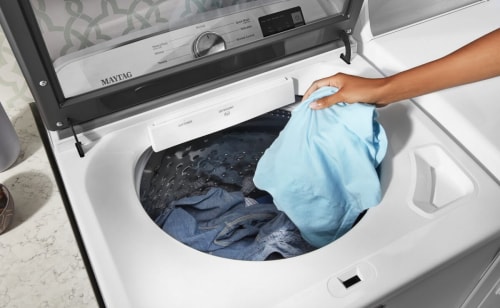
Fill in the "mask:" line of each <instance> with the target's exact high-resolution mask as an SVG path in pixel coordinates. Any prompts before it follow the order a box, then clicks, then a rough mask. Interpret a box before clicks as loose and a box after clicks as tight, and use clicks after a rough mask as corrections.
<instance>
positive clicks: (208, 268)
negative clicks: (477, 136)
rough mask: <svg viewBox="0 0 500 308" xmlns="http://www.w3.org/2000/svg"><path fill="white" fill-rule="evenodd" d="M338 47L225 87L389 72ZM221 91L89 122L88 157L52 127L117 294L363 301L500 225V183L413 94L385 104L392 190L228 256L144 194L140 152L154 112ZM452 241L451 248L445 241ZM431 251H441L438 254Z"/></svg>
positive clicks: (142, 301)
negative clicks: (205, 245) (280, 249)
mask: <svg viewBox="0 0 500 308" xmlns="http://www.w3.org/2000/svg"><path fill="white" fill-rule="evenodd" d="M340 52H341V51H339V50H336V51H334V52H329V53H325V54H322V55H319V56H317V57H314V58H310V59H307V60H304V61H301V62H297V63H295V64H292V65H289V66H286V67H282V68H280V69H277V70H273V71H270V72H267V73H265V74H261V75H258V76H255V77H253V78H251V79H249V80H246V82H241V83H236V84H234V85H228V86H227V87H225V88H224V89H223V90H224V92H234V93H237V92H238V90H239V89H241V87H244V86H247V85H248V84H249V83H250V84H258V83H262V82H265V81H266V80H270V79H273V78H276V77H277V76H285V75H286V76H288V77H289V78H292V79H293V80H295V81H296V83H297V88H298V89H299V91H304V90H305V88H307V86H308V85H309V84H310V82H311V81H312V80H313V78H315V77H316V76H318V74H319V75H322V74H325V73H328V72H330V71H338V70H343V71H346V72H348V73H355V72H358V73H364V74H366V75H369V76H373V77H376V76H379V75H378V73H377V72H376V71H375V70H374V69H373V68H372V67H371V66H370V65H369V64H368V63H367V62H366V61H364V59H363V58H361V57H356V58H355V59H354V61H353V63H352V65H351V66H349V67H346V66H345V65H344V64H343V62H341V60H340V59H339V58H338V56H339V53H340ZM220 91H222V90H220ZM220 93H221V92H218V91H217V90H214V91H213V92H209V93H205V94H200V95H199V96H197V97H192V98H189V99H186V100H184V101H179V102H177V103H175V104H171V105H166V106H163V107H161V108H159V109H158V110H154V111H151V112H149V113H145V114H141V115H137V116H136V117H132V118H128V119H124V120H122V121H120V122H117V123H112V124H110V125H109V126H105V127H100V128H98V129H96V130H94V131H93V132H92V134H82V137H83V136H85V139H84V138H82V141H83V143H84V145H85V146H86V149H87V150H88V152H87V156H86V157H85V158H84V159H80V158H79V157H78V155H77V154H76V152H75V149H74V147H73V144H72V140H71V139H63V140H60V141H58V140H57V137H56V136H57V134H56V132H51V136H52V137H53V144H54V147H55V151H54V153H55V156H56V159H57V161H58V164H59V166H60V169H61V175H62V178H63V179H64V182H65V183H67V184H68V185H67V187H66V188H67V191H68V195H69V197H70V201H71V204H72V208H73V210H74V212H75V216H76V217H77V219H78V221H79V228H80V231H81V233H82V236H83V238H84V241H85V242H86V243H87V245H86V248H87V252H88V254H89V257H90V259H91V260H92V266H93V270H94V272H95V274H96V276H97V280H98V282H99V287H100V289H101V292H102V293H103V295H104V299H105V301H106V303H107V304H108V305H109V306H116V307H137V306H152V307H153V306H158V305H164V306H167V305H168V306H171V307H186V306H188V307H189V306H191V307H197V306H200V305H203V306H204V307H235V306H238V307H256V306H258V307H264V306H265V307H303V305H304V303H310V302H314V303H315V306H316V307H331V306H335V305H338V306H343V307H349V306H353V307H359V306H364V305H368V304H369V303H372V302H374V301H375V300H376V299H377V298H379V297H381V296H382V295H383V294H389V293H390V292H392V291H394V290H396V289H397V288H398V287H400V286H401V285H404V284H407V283H410V282H411V281H412V280H413V279H415V278H417V277H419V276H420V275H421V274H422V273H424V272H428V271H430V270H431V269H433V268H435V267H436V266H438V265H439V264H442V263H443V262H446V260H449V259H451V258H453V257H454V256H455V255H457V254H460V253H463V252H464V251H468V250H469V249H473V247H475V245H476V243H478V242H480V241H482V240H484V238H487V237H489V236H491V235H492V234H497V233H498V232H499V231H500V230H499V229H500V226H498V222H497V219H496V218H497V217H498V216H499V215H500V208H499V207H498V206H497V201H496V200H498V198H500V188H499V187H498V185H497V184H496V183H495V182H494V181H493V180H492V179H491V177H489V176H488V174H486V173H485V172H484V171H483V170H482V169H481V168H480V167H478V165H477V164H476V163H475V162H474V160H473V159H471V158H470V156H469V155H468V154H467V153H466V152H465V151H463V150H462V149H461V148H460V146H458V145H457V144H455V143H454V142H453V141H452V140H451V139H450V138H449V137H448V136H447V135H446V134H445V133H444V132H443V131H441V130H440V129H439V127H438V126H437V125H436V124H435V123H433V122H432V120H430V119H429V118H428V117H427V116H425V114H424V113H423V112H421V111H420V110H419V109H418V108H416V107H415V106H414V105H413V104H411V103H410V102H403V103H400V104H397V105H394V106H390V107H387V108H383V109H381V110H380V121H381V123H382V124H383V125H384V128H385V129H386V131H387V133H388V139H389V144H390V147H389V149H388V154H387V156H386V159H385V161H384V163H383V165H382V170H381V182H382V185H383V190H384V196H383V200H382V202H381V204H380V205H379V206H377V207H375V208H373V209H371V210H370V211H368V213H367V214H366V215H365V217H364V218H363V219H362V220H361V221H360V222H359V223H358V224H357V225H356V226H355V227H354V228H353V229H352V230H351V231H350V232H348V233H347V234H346V235H345V236H343V237H341V238H340V239H338V240H337V241H335V242H333V243H331V244H330V245H327V246H325V247H323V248H321V249H317V250H315V251H313V252H311V253H307V254H305V255H302V256H299V257H295V258H289V259H285V260H278V261H265V262H248V261H238V260H230V259H225V258H219V257H214V256H211V255H208V254H205V253H201V252H198V251H196V250H194V249H192V248H190V247H187V246H185V245H183V244H181V243H180V242H178V241H176V240H174V239H173V238H171V237H170V236H169V235H167V234H166V233H164V232H163V231H162V230H161V229H160V228H159V227H158V226H156V225H155V224H154V223H153V221H152V220H151V219H150V217H149V216H148V215H147V213H146V212H145V210H144V208H143V206H142V205H141V203H140V201H139V196H138V183H139V181H138V174H139V173H141V172H142V168H141V166H140V165H139V164H138V162H139V161H140V158H141V156H142V155H143V154H144V152H145V151H146V150H148V149H149V148H150V147H151V140H150V136H149V135H148V127H149V126H150V124H151V123H152V122H154V121H159V120H162V118H163V119H164V118H165V117H168V115H171V114H172V112H171V111H173V110H175V109H176V108H178V107H179V106H182V105H183V104H186V103H188V102H189V101H190V100H196V99H200V98H202V99H203V98H206V99H211V97H213V96H214V97H217V94H220ZM236 104H237V102H236ZM131 140H133V141H134V142H130V141H131ZM478 205H480V206H478ZM471 216H474V217H476V218H477V219H479V220H481V226H482V227H481V228H477V227H476V226H475V225H474V224H470V223H468V222H470V217H471ZM395 217H396V218H397V219H396V218H395ZM452 230H459V232H460V241H456V240H454V239H456V237H457V234H456V232H457V231H452ZM372 235H376V236H372ZM443 242H446V243H448V244H447V249H435V248H436V247H441V248H442V243H443ZM409 243H411V245H409ZM415 247H418V249H415ZM428 251H433V252H434V253H433V257H432V258H428ZM388 256H389V257H388ZM395 262H397V264H396V265H395ZM395 268H397V269H400V268H405V271H404V273H403V272H402V271H400V270H394V269H395ZM356 276H357V278H356ZM242 277H244V279H241V278H242ZM353 280H359V281H358V282H357V283H355V286H351V287H346V284H344V283H345V282H346V281H353ZM374 286H376V287H374ZM228 294H233V295H234V294H237V296H227V295H228Z"/></svg>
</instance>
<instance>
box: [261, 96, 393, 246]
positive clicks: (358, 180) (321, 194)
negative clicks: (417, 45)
mask: <svg viewBox="0 0 500 308" xmlns="http://www.w3.org/2000/svg"><path fill="white" fill-rule="evenodd" d="M336 91H337V89H336V88H333V87H323V88H320V89H319V90H317V91H315V92H314V93H313V94H312V95H311V96H310V97H309V98H308V99H307V100H305V101H304V102H302V103H301V104H299V106H297V108H296V109H294V111H293V112H292V117H291V119H290V121H289V122H288V124H287V125H286V127H285V128H284V129H283V131H282V132H281V133H280V135H279V137H278V138H277V139H276V140H275V141H274V143H273V144H272V145H271V146H270V147H269V148H268V149H267V150H266V152H265V153H264V155H263V156H262V158H261V159H260V160H259V162H258V165H257V169H256V172H255V176H254V182H255V185H256V186H257V187H258V188H259V189H262V190H265V191H267V192H269V193H270V194H271V195H272V197H273V199H274V203H275V204H276V206H277V208H278V209H280V210H282V211H283V212H285V213H286V214H287V216H288V217H289V218H290V219H291V220H292V221H293V222H294V223H295V225H296V226H297V227H298V228H299V229H300V231H301V233H302V236H303V237H304V238H305V239H306V240H307V241H308V242H309V243H310V244H312V245H313V246H316V247H321V246H324V245H326V244H328V243H330V242H332V241H334V240H335V239H337V238H339V237H340V236H342V235H343V234H345V233H346V232H347V231H348V230H349V229H350V228H351V227H352V225H353V223H354V222H355V220H356V218H357V217H358V216H359V214H360V213H362V212H363V211H364V210H365V209H367V208H370V207H373V206H375V205H377V204H378V203H379V202H380V199H381V189H380V182H379V178H378V174H377V171H376V168H377V166H378V165H379V164H380V162H381V161H382V159H383V158H384V156H385V153H386V149H387V137H386V135H385V131H384V129H383V128H382V126H381V125H380V124H379V123H378V122H377V112H376V110H375V107H374V106H373V105H368V104H360V103H356V104H345V103H340V104H336V105H333V106H331V107H329V108H326V109H322V110H312V109H311V108H309V104H310V103H311V102H313V101H315V100H317V99H319V98H321V97H324V96H328V95H331V94H333V93H335V92H336Z"/></svg>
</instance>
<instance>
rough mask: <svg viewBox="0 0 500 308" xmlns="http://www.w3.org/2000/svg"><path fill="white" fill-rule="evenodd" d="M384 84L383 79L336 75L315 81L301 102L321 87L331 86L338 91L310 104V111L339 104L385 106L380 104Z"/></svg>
mask: <svg viewBox="0 0 500 308" xmlns="http://www.w3.org/2000/svg"><path fill="white" fill-rule="evenodd" d="M385 84H386V80H385V78H364V77H358V76H352V75H348V74H344V73H338V74H335V75H333V76H330V77H326V78H323V79H319V80H316V81H315V82H313V84H312V85H311V86H310V87H309V89H307V91H306V93H305V94H304V97H303V99H302V100H306V99H307V98H308V97H309V96H310V95H311V94H312V93H313V92H314V91H316V90H317V89H319V88H321V87H325V86H331V87H335V88H337V89H338V91H337V92H336V93H335V94H333V95H330V96H327V97H324V98H321V99H318V100H317V101H314V102H312V103H311V104H310V108H312V109H323V108H327V107H329V106H331V105H333V104H337V103H340V102H345V103H349V104H350V103H357V102H363V103H371V104H377V105H385V104H387V103H383V102H381V97H380V96H381V93H382V91H381V90H382V88H383V86H384V85H385Z"/></svg>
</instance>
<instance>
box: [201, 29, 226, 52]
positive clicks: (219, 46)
mask: <svg viewBox="0 0 500 308" xmlns="http://www.w3.org/2000/svg"><path fill="white" fill-rule="evenodd" d="M223 50H226V41H224V39H223V38H222V36H220V35H219V34H217V33H215V32H203V33H202V34H200V35H199V36H198V37H197V38H196V40H194V43H193V53H194V56H195V57H196V58H199V57H203V56H206V55H210V54H214V53H217V52H220V51H223Z"/></svg>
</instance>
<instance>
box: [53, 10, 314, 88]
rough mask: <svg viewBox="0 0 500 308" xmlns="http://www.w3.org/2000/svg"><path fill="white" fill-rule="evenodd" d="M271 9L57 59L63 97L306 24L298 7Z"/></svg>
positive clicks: (147, 36)
mask: <svg viewBox="0 0 500 308" xmlns="http://www.w3.org/2000/svg"><path fill="white" fill-rule="evenodd" d="M282 5H284V4H282ZM288 5H289V4H288ZM278 9H279V8H278ZM269 10H270V8H268V7H257V8H254V9H249V10H246V11H242V12H238V13H234V14H230V15H226V16H223V17H219V18H215V19H211V20H207V21H204V22H201V23H198V24H193V25H190V26H187V27H183V28H180V29H176V30H172V31H169V32H163V33H160V34H156V35H146V34H145V35H144V36H143V37H144V38H143V39H140V40H137V39H135V40H131V41H130V42H129V43H119V44H116V45H114V46H113V45H110V43H109V42H107V43H106V44H105V45H104V47H105V48H103V50H102V51H98V52H93V53H92V54H83V55H81V56H79V57H75V54H72V55H71V57H70V58H69V59H67V61H64V59H63V58H61V59H58V61H57V64H55V69H56V73H57V75H58V79H59V81H60V84H61V87H62V90H63V93H64V95H65V97H73V96H76V95H79V94H83V93H86V92H89V91H92V90H96V89H99V88H103V87H106V86H110V85H113V84H116V83H119V82H122V81H125V80H128V79H131V78H135V77H138V76H142V75H145V74H148V73H151V72H154V71H158V70H161V69H165V68H168V67H172V66H175V65H179V64H182V63H186V62H189V61H192V60H195V59H197V58H202V57H204V56H208V55H211V54H215V53H218V52H222V51H224V50H227V49H231V48H235V47H238V46H242V45H245V44H248V43H251V42H254V41H257V40H259V39H262V38H264V37H265V36H268V35H271V34H274V33H278V32H282V31H286V30H289V29H291V28H294V27H296V26H299V25H302V24H304V18H303V16H302V12H301V9H300V7H295V8H293V9H285V10H279V12H278V13H269ZM274 10H276V8H273V11H271V12H274ZM131 59H133V61H131Z"/></svg>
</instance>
